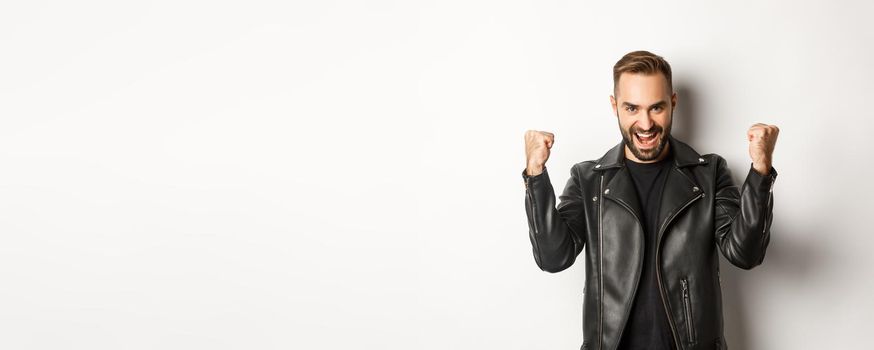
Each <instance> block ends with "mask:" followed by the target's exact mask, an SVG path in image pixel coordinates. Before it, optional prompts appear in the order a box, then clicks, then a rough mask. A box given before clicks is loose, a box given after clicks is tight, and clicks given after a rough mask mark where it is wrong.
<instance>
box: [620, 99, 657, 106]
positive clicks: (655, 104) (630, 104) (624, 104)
mask: <svg viewBox="0 0 874 350" xmlns="http://www.w3.org/2000/svg"><path fill="white" fill-rule="evenodd" d="M667 103H668V101H665V100H661V101H659V102H656V103H653V104H651V105H649V108H653V107H664V106H665V105H666V104H667ZM622 106H623V107H627V106H631V107H634V108H637V107H640V106H638V105H636V104H633V103H628V102H622Z"/></svg>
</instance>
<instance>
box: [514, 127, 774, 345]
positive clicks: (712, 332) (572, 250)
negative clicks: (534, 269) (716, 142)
mask: <svg viewBox="0 0 874 350" xmlns="http://www.w3.org/2000/svg"><path fill="white" fill-rule="evenodd" d="M668 142H670V147H671V148H672V149H673V151H674V164H673V166H672V167H671V168H670V169H671V171H670V172H669V173H668V176H667V179H666V183H665V188H664V194H663V195H662V199H661V210H660V212H659V230H658V236H657V237H658V239H657V242H658V243H657V245H656V246H657V249H656V261H657V262H658V266H657V269H656V271H657V273H656V277H657V280H658V285H659V287H660V288H659V289H660V292H661V296H662V301H663V303H664V306H665V310H666V311H667V314H668V315H669V321H670V322H669V323H670V325H671V331H672V333H673V336H674V341H675V343H676V344H677V346H679V347H680V348H681V349H727V346H726V342H725V339H724V338H723V323H722V322H723V320H722V291H721V280H720V277H719V254H717V253H716V250H717V248H718V249H719V251H721V252H722V255H723V256H724V257H725V258H726V259H727V260H728V261H729V262H731V263H732V264H733V265H735V266H738V267H740V268H742V269H751V268H753V267H755V266H757V265H759V264H761V263H762V260H763V259H764V258H765V251H766V249H767V247H768V242H769V240H770V225H771V220H772V208H773V205H774V199H773V194H772V188H773V185H774V180H775V178H776V176H777V171H776V170H775V169H774V168H773V167H772V168H771V169H770V174H769V175H767V176H762V175H760V174H759V173H757V172H756V171H755V170H754V169H753V168H752V163H750V171H749V173H748V175H747V177H746V180H745V182H744V184H743V186H742V187H741V188H740V190H738V188H737V186H736V185H735V184H734V183H733V180H732V178H731V173H730V171H729V168H728V167H727V166H726V162H725V159H724V158H722V157H721V156H719V155H718V154H714V153H710V154H705V155H699V154H698V153H697V152H695V150H693V149H692V148H691V147H690V146H689V145H687V144H685V143H683V142H680V141H678V140H676V139H675V138H674V137H673V136H669V141H668ZM624 147H625V145H624V143H622V142H620V143H619V144H617V145H616V146H615V147H613V148H612V149H610V150H609V151H608V152H607V153H606V154H604V156H602V157H601V158H599V159H597V160H588V161H584V162H580V163H577V164H575V165H574V166H573V168H572V169H571V177H570V179H569V180H568V181H567V185H566V186H565V188H564V192H563V193H562V194H561V196H560V197H559V199H560V200H561V201H560V202H559V203H558V206H557V207H556V203H555V193H554V191H553V187H552V184H551V182H550V180H549V174H548V173H547V171H546V169H545V168H544V171H543V173H541V174H538V175H535V176H528V175H527V174H526V173H525V171H524V170H523V171H522V177H523V178H524V180H525V188H526V190H525V211H526V213H527V215H528V226H529V237H530V239H531V245H532V247H533V251H534V261H535V262H536V263H537V266H539V267H540V269H542V270H543V271H547V272H559V271H562V270H564V269H566V268H568V267H570V266H571V265H572V264H573V263H574V261H575V260H576V258H577V256H578V255H579V253H580V252H581V251H583V249H585V250H586V254H585V259H586V263H585V268H586V280H585V281H586V282H585V290H584V296H583V344H582V346H581V349H587V350H591V349H598V350H604V349H615V348H616V347H617V346H618V344H619V339H620V336H621V333H622V331H623V329H624V328H625V324H626V322H627V320H628V317H629V313H630V311H631V305H632V301H633V300H634V293H635V292H636V291H637V283H638V280H639V278H640V275H641V270H642V263H643V254H644V246H643V244H644V232H643V224H642V222H641V206H640V205H639V203H638V200H637V194H636V192H635V188H634V183H633V182H632V179H631V176H630V175H629V174H628V170H627V169H626V167H625V165H624V159H625V149H624Z"/></svg>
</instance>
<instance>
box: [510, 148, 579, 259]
mask: <svg viewBox="0 0 874 350" xmlns="http://www.w3.org/2000/svg"><path fill="white" fill-rule="evenodd" d="M575 168H576V165H575V166H574V168H572V169H571V177H570V179H568V181H567V184H566V185H565V188H564V192H563V193H562V194H561V196H560V197H559V199H560V200H561V202H560V203H559V204H558V207H556V205H555V193H554V191H553V188H552V183H551V182H550V180H549V173H547V170H546V168H545V167H544V169H543V172H542V173H540V174H538V175H534V176H528V175H527V173H526V172H525V170H522V178H523V179H524V180H525V212H526V213H527V215H528V236H529V238H530V239H531V246H532V249H533V251H534V261H535V262H536V263H537V266H538V267H540V269H541V270H543V271H546V272H551V273H555V272H559V271H562V270H564V269H567V268H568V267H570V266H571V265H573V263H574V261H575V260H576V258H577V255H579V254H580V251H582V250H583V247H584V245H585V238H584V237H585V232H584V230H585V213H584V212H583V211H584V210H585V208H584V205H585V201H584V200H583V198H582V193H581V191H582V190H581V186H580V183H579V181H580V180H579V177H578V176H577V174H576V171H575V170H576V169H575Z"/></svg>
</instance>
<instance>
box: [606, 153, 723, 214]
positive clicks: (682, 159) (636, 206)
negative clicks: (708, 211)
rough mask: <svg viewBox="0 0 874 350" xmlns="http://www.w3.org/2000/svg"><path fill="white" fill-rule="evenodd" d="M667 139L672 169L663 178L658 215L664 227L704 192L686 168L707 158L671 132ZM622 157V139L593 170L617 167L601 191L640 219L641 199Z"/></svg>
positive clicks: (701, 162)
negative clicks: (672, 161) (670, 150)
mask: <svg viewBox="0 0 874 350" xmlns="http://www.w3.org/2000/svg"><path fill="white" fill-rule="evenodd" d="M668 142H670V143H671V148H672V149H673V152H674V165H675V169H674V170H675V171H669V172H668V174H667V178H666V180H665V187H664V191H663V194H662V198H661V204H660V209H659V216H658V223H659V227H665V225H667V224H668V221H669V220H671V218H673V217H675V216H676V215H677V214H679V212H680V211H682V210H683V208H685V207H686V206H687V205H688V204H689V203H691V202H692V201H694V200H696V199H698V198H701V197H703V196H704V195H705V193H704V189H703V188H701V187H700V185H699V184H698V183H697V181H696V180H694V179H695V177H694V176H693V175H692V172H691V171H690V169H687V168H688V167H690V166H693V165H702V164H707V163H708V160H707V159H705V158H703V157H701V155H700V154H698V152H695V150H694V149H692V147H690V146H689V145H687V144H685V143H683V142H681V141H679V140H677V139H675V138H674V137H673V136H668ZM624 160H625V143H624V142H620V143H619V144H618V145H616V146H615V147H613V148H612V149H610V150H609V151H607V153H606V154H604V156H603V157H601V158H600V159H599V160H598V162H597V163H596V164H595V167H594V170H605V169H612V168H616V170H617V171H615V172H613V174H612V175H610V176H609V179H608V182H607V183H606V184H605V185H606V187H605V188H604V190H603V193H602V194H603V195H604V197H605V198H610V199H612V200H615V201H617V202H619V203H622V205H623V206H625V207H626V208H627V209H628V210H630V211H631V212H632V213H633V214H634V215H635V217H636V218H637V219H638V220H640V219H641V218H643V211H642V210H641V203H640V202H639V200H638V198H637V192H636V190H635V187H634V182H633V180H632V178H631V175H630V174H629V173H628V169H627V168H626V166H625V162H624ZM641 225H643V222H641ZM641 227H643V226H641Z"/></svg>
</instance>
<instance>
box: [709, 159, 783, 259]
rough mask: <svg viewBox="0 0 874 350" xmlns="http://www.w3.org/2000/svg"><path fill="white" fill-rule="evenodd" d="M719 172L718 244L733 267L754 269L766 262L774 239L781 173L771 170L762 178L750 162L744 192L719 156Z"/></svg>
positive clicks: (717, 198)
mask: <svg viewBox="0 0 874 350" xmlns="http://www.w3.org/2000/svg"><path fill="white" fill-rule="evenodd" d="M716 171H717V175H716V196H715V201H716V206H715V208H714V209H715V211H716V216H715V220H716V222H715V226H716V243H717V245H718V246H719V250H720V251H721V252H722V255H723V256H724V257H725V258H726V259H728V261H729V262H731V263H732V264H733V265H735V266H737V267H740V268H742V269H745V270H749V269H752V268H754V267H756V266H758V265H760V264H761V263H762V261H763V260H764V259H765V251H766V249H767V248H768V243H769V241H770V239H771V220H772V219H773V215H772V213H773V208H774V198H773V197H774V194H773V192H772V190H773V187H774V180H775V179H776V178H777V170H776V169H774V167H771V169H770V172H769V174H768V175H765V176H762V175H761V174H759V173H758V172H757V171H756V170H755V169H754V168H753V165H752V163H750V170H749V173H748V174H747V177H746V180H745V181H744V183H743V186H742V187H741V189H740V191H738V189H737V186H735V185H734V182H733V180H732V178H731V171H730V170H729V169H728V166H727V165H726V161H725V159H724V158H722V157H721V156H717V170H716Z"/></svg>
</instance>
